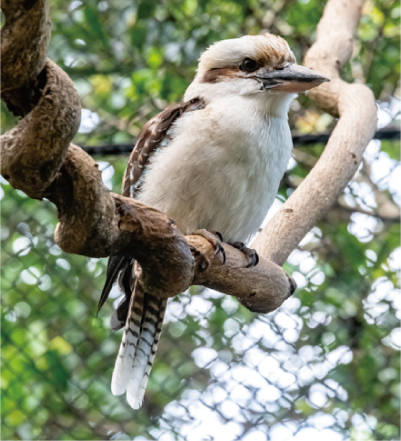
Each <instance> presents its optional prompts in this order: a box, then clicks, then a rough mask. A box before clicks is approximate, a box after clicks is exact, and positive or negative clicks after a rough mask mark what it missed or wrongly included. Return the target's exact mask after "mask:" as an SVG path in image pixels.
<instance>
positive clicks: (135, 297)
mask: <svg viewBox="0 0 401 441" xmlns="http://www.w3.org/2000/svg"><path fill="white" fill-rule="evenodd" d="M166 306H167V300H163V299H158V298H157V297H155V296H152V295H151V294H148V293H144V292H143V290H142V288H141V286H140V285H139V284H138V282H135V287H134V292H133V294H132V297H131V301H130V306H129V312H128V316H127V321H126V324H125V328H124V335H123V338H122V341H121V346H120V350H119V352H118V357H117V360H116V365H115V367H114V371H113V378H112V381H111V391H112V393H113V395H121V394H123V393H124V392H126V393H127V401H128V403H129V405H130V406H131V407H132V408H133V409H139V408H140V407H141V405H142V401H143V397H144V395H145V389H146V384H147V382H148V377H149V374H150V371H151V369H152V365H153V360H154V358H155V355H156V350H157V344H158V343H159V339H160V334H161V327H162V324H163V319H164V313H165V310H166Z"/></svg>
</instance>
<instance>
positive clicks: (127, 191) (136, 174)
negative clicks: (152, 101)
mask: <svg viewBox="0 0 401 441" xmlns="http://www.w3.org/2000/svg"><path fill="white" fill-rule="evenodd" d="M203 108H204V102H203V100H201V99H198V98H196V99H193V100H191V101H188V102H186V103H181V104H173V105H171V106H169V107H167V108H166V109H165V110H163V112H161V113H159V114H158V115H156V116H155V117H153V118H152V119H151V120H149V121H148V122H147V123H146V124H145V125H144V127H143V128H142V130H141V131H140V132H139V136H138V141H137V143H136V145H135V148H134V150H133V151H132V153H131V156H130V159H129V162H128V167H127V169H126V170H125V174H124V179H123V195H124V196H129V197H132V198H133V197H134V196H135V193H136V192H137V191H138V190H139V187H140V186H139V185H136V184H138V182H139V180H140V178H141V176H142V173H143V171H144V169H145V167H146V164H147V162H148V160H149V158H150V157H151V155H152V153H154V152H155V151H156V150H157V149H158V147H159V146H160V143H161V142H162V141H163V140H164V139H165V138H166V136H168V135H167V132H168V130H169V128H170V127H171V125H172V124H173V122H174V121H175V120H176V119H177V118H179V117H180V116H181V115H182V114H183V113H185V112H191V111H193V110H200V109H203ZM133 265H134V260H133V259H129V258H127V257H125V256H110V258H109V262H108V265H107V275H106V283H105V285H104V288H103V291H102V294H101V297H100V300H99V306H98V311H99V310H100V308H101V307H102V305H103V304H104V302H105V301H106V300H107V298H108V296H109V293H110V290H111V288H112V287H113V284H114V283H115V282H116V280H117V279H118V281H119V287H120V290H121V291H122V292H123V293H124V298H123V299H122V301H121V303H120V304H119V305H118V307H117V310H116V311H115V312H114V314H113V317H112V319H111V327H112V329H114V330H116V329H120V328H121V327H123V326H124V324H125V321H126V318H127V314H128V306H129V302H130V298H131V293H132V277H133V276H132V267H133Z"/></svg>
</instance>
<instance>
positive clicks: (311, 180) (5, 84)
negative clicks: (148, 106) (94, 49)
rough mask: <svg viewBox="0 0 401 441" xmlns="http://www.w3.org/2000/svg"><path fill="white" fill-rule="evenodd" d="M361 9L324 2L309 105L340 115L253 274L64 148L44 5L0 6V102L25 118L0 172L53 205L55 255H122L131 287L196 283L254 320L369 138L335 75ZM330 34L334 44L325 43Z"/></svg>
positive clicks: (65, 108)
mask: <svg viewBox="0 0 401 441" xmlns="http://www.w3.org/2000/svg"><path fill="white" fill-rule="evenodd" d="M361 4H362V2H361V1H358V0H355V1H353V2H344V1H342V0H331V1H329V3H328V6H327V7H326V11H325V14H324V17H323V19H322V23H321V24H320V26H319V35H318V41H317V43H316V44H315V45H314V46H313V47H312V49H311V50H310V52H309V53H308V57H307V60H306V64H307V65H308V66H309V67H312V68H315V67H316V69H317V70H319V71H320V72H321V73H322V74H325V75H326V76H328V77H330V78H331V79H332V82H331V83H329V85H327V86H326V85H324V86H320V87H319V88H318V89H317V90H315V92H313V93H312V96H313V98H314V99H315V100H316V102H317V103H318V105H319V106H321V107H322V108H324V109H325V110H328V111H330V112H331V113H332V114H337V113H338V114H339V115H340V117H341V118H340V122H339V124H338V126H337V128H336V131H335V133H333V136H332V138H331V139H330V141H329V144H328V146H327V149H326V151H325V153H324V154H323V155H322V158H321V159H320V161H319V162H318V164H317V165H316V166H315V168H314V169H313V171H312V172H311V174H310V175H309V177H308V178H307V179H306V180H305V182H304V183H303V184H302V185H301V186H300V187H299V188H298V189H297V191H296V192H295V193H294V194H293V195H292V196H291V197H290V199H289V200H288V201H287V202H286V204H285V205H284V207H283V208H282V209H281V210H280V212H279V213H278V215H277V216H276V217H275V218H274V219H273V220H272V222H270V223H269V224H268V226H267V227H266V228H265V230H264V231H263V233H262V234H261V235H260V237H259V238H258V239H257V240H256V246H257V249H258V251H259V253H260V256H261V259H260V263H259V265H258V266H257V267H255V268H250V269H249V268H248V269H247V268H245V266H246V264H247V261H246V259H245V257H244V255H243V254H242V253H241V252H240V251H238V250H236V249H234V248H232V247H230V246H229V245H227V244H224V248H225V251H226V254H227V260H226V263H225V264H223V263H222V261H221V255H216V254H215V251H214V249H213V247H212V245H211V244H210V243H209V242H208V241H207V240H206V239H204V238H203V237H201V236H187V237H184V236H183V235H182V233H181V232H180V231H179V230H178V229H177V227H176V226H175V224H174V222H173V221H171V219H169V218H168V217H167V216H166V215H165V214H163V213H161V212H159V211H158V210H156V209H154V208H152V207H149V206H146V205H144V204H142V203H140V202H138V201H135V200H132V199H129V198H126V197H123V196H119V195H116V194H113V193H110V192H109V191H108V189H107V188H106V187H105V186H104V184H103V182H102V180H101V173H100V171H99V170H98V167H97V164H96V163H95V162H94V161H93V159H92V158H91V157H90V156H89V155H87V154H86V153H85V152H84V151H83V150H82V149H81V148H79V147H77V146H75V145H73V144H70V142H71V140H72V138H73V136H74V134H75V133H76V131H77V129H78V125H79V121H80V104H79V99H78V96H77V94H76V92H75V89H74V87H73V85H72V82H71V81H70V79H69V78H68V76H67V75H66V74H65V73H64V72H63V71H62V70H61V69H60V68H58V67H57V66H56V65H55V64H54V63H52V62H51V61H50V60H46V59H45V54H46V51H47V46H48V40H49V35H50V31H49V30H50V24H49V19H48V7H47V3H46V1H45V0H36V1H32V0H29V1H20V0H18V1H7V0H6V1H3V5H2V7H3V12H4V14H5V17H6V25H5V26H4V28H3V30H2V57H3V64H2V74H3V77H2V91H3V99H4V100H5V101H6V103H7V104H8V106H9V108H10V109H11V110H12V111H13V112H14V113H15V114H16V115H20V116H24V118H23V119H22V120H21V121H20V122H19V124H18V125H17V126H16V127H15V128H14V129H13V130H11V131H9V132H7V133H6V134H5V135H3V137H2V164H1V173H2V175H3V176H4V177H5V178H6V179H7V180H8V181H9V182H10V184H11V185H12V186H13V187H14V188H17V189H20V190H23V191H24V192H25V193H27V194H28V195H29V196H30V197H32V198H37V199H41V198H44V197H45V198H48V199H49V200H51V201H52V202H54V203H55V204H56V206H57V208H58V215H59V224H58V226H57V229H56V234H55V237H56V241H57V243H58V245H59V246H60V248H62V249H63V250H64V251H66V252H69V253H75V254H81V255H85V256H90V257H105V256H109V255H116V254H121V255H126V256H131V257H133V258H135V259H136V260H137V261H138V262H139V264H140V268H139V270H138V273H137V275H138V276H139V280H140V283H141V284H142V285H143V287H144V289H145V290H146V291H150V292H152V294H154V295H156V296H157V295H158V296H160V297H171V296H173V295H176V294H178V293H179V292H181V291H183V290H185V289H186V288H187V287H188V286H190V285H192V284H200V285H204V286H207V287H210V288H213V289H217V290H219V291H221V292H224V293H226V294H230V295H233V296H236V297H238V298H239V300H240V302H241V303H242V304H243V305H244V306H246V307H247V308H249V309H250V310H252V311H256V312H270V311H272V310H274V309H276V308H278V307H279V306H280V305H281V304H282V303H283V302H284V300H285V299H287V298H288V297H289V296H290V295H291V294H292V293H293V292H294V290H295V283H294V281H293V280H292V279H291V278H290V277H289V276H288V275H287V274H286V273H285V271H284V270H283V269H282V268H281V267H280V266H279V265H282V264H283V263H284V261H285V259H286V258H287V257H288V255H289V254H290V252H291V251H292V250H293V249H294V248H295V247H296V246H297V244H298V242H299V241H300V240H301V239H302V237H303V236H304V235H305V233H306V232H307V231H309V229H310V228H312V227H313V225H314V224H315V223H316V221H317V220H318V219H319V217H320V216H322V215H323V214H324V212H325V211H327V209H328V208H329V207H330V205H331V204H332V203H333V202H334V201H335V200H336V198H337V197H338V195H339V193H340V192H341V191H342V190H343V188H344V187H345V185H346V184H347V182H348V181H349V180H350V179H351V177H352V175H353V173H354V172H355V170H356V169H357V166H358V164H359V161H360V158H361V155H362V152H363V149H364V148H365V147H366V145H367V143H368V141H369V139H370V135H371V134H372V135H373V133H374V128H375V124H374V119H375V108H374V103H373V98H372V95H371V93H370V91H369V90H368V89H366V88H365V87H364V86H360V85H347V84H345V83H343V82H342V81H341V80H340V79H339V76H338V69H339V68H340V66H341V65H342V64H343V63H344V62H345V61H346V60H347V59H348V58H349V56H350V53H351V49H352V33H353V31H354V30H355V27H356V25H357V23H358V20H359V15H360V6H361ZM343 15H344V16H346V19H344V18H343ZM340 17H341V19H340ZM334 28H335V29H336V30H337V32H338V35H337V34H336V35H333V34H332V32H333V31H332V29H334ZM334 40H335V44H334V43H333V41H334ZM338 60H340V61H338ZM26 66H29V68H28V69H27V67H26ZM317 66H318V68H317ZM371 126H372V127H371ZM370 128H372V130H370ZM305 207H307V209H305ZM275 262H276V263H275Z"/></svg>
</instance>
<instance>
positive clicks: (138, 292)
mask: <svg viewBox="0 0 401 441" xmlns="http://www.w3.org/2000/svg"><path fill="white" fill-rule="evenodd" d="M143 303H144V292H143V290H142V288H141V287H140V285H139V284H138V282H137V281H135V285H134V290H133V293H132V295H131V299H130V304H129V307H128V311H129V313H128V315H127V320H126V322H125V328H124V334H123V338H122V341H121V345H120V349H119V351H118V356H117V360H116V364H115V366H114V371H113V377H112V380H111V393H112V394H113V395H121V394H123V393H124V392H125V391H126V389H127V384H128V381H129V379H130V377H131V374H132V366H133V363H134V359H135V353H136V349H137V346H138V341H139V338H140V334H141V320H142V315H143Z"/></svg>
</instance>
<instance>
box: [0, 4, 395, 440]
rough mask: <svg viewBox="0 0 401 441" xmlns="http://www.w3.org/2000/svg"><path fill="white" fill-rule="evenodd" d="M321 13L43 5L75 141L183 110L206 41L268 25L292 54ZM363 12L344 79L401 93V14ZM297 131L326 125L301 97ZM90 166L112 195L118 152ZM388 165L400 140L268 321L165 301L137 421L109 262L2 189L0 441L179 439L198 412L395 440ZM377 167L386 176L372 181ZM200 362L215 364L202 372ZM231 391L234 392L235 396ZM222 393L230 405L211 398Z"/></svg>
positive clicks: (233, 309)
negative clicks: (78, 119)
mask: <svg viewBox="0 0 401 441" xmlns="http://www.w3.org/2000/svg"><path fill="white" fill-rule="evenodd" d="M324 3H325V2H321V1H318V0H309V1H308V0H298V1H296V0H276V1H274V0H261V1H256V0H250V1H245V0H237V1H234V0H231V1H224V2H223V1H218V0H199V1H195V0H185V1H182V0H180V1H178V0H164V1H154V0H142V1H133V0H129V1H128V0H119V1H118V2H117V1H106V0H102V1H100V2H99V1H94V0H88V1H86V2H84V3H83V2H80V1H66V0H55V1H53V2H52V5H51V7H52V9H51V15H52V20H53V37H52V41H51V47H50V51H49V56H50V58H52V59H53V60H54V61H55V62H57V63H58V64H59V65H60V66H61V67H62V68H63V69H65V70H66V72H68V74H69V75H70V76H71V78H72V79H73V80H74V84H75V85H76V87H77V90H78V91H79V93H80V96H81V98H82V104H83V108H84V109H89V110H90V112H89V110H87V111H86V113H84V122H85V120H86V121H87V126H86V128H85V126H82V127H81V130H80V133H78V134H77V137H76V140H75V142H77V143H81V144H87V145H90V144H101V143H117V142H130V141H131V139H132V137H133V136H135V135H136V134H137V133H138V131H139V129H140V128H141V126H142V125H143V123H144V122H145V121H146V120H147V119H148V118H149V117H150V116H152V115H154V114H155V113H157V112H158V111H159V110H160V109H162V108H163V107H164V106H165V105H166V104H168V103H171V102H176V101H179V100H180V99H181V97H182V95H183V93H184V91H185V89H186V87H187V86H188V84H189V83H190V82H191V80H192V78H193V76H194V73H195V69H196V63H197V59H198V57H199V54H200V52H201V51H202V50H204V49H205V48H206V47H207V46H208V45H209V44H212V43H213V42H215V41H217V40H221V39H224V38H233V37H237V36H239V35H242V34H247V33H259V32H261V31H262V30H269V31H270V32H273V33H276V34H280V35H282V36H283V37H284V38H285V39H286V40H287V41H288V43H289V44H290V46H291V48H292V49H293V50H294V53H295V54H296V56H297V59H298V60H299V62H300V61H302V58H303V56H304V55H305V52H306V50H307V49H308V48H309V47H310V45H311V44H312V42H313V40H314V37H315V32H316V24H317V22H318V21H319V18H320V16H321V14H322V11H323V7H324ZM364 14H365V15H364V16H363V17H362V20H361V24H360V26H359V29H358V35H357V42H356V45H355V51H354V54H353V57H352V59H351V61H350V63H348V64H347V66H345V68H344V71H343V76H344V78H345V79H346V80H348V81H354V80H357V81H360V82H365V83H367V84H369V85H370V87H371V88H372V90H373V91H374V93H375V96H376V98H377V99H379V100H382V101H389V100H390V98H391V97H393V96H394V95H399V86H398V79H399V74H400V72H399V69H400V68H399V63H398V58H399V24H400V6H399V3H398V2H395V1H389V0H369V1H367V2H366V4H365V6H364ZM1 118H2V119H1V122H2V130H3V131H5V130H7V129H9V128H11V127H13V126H14V124H15V122H16V120H15V118H13V117H12V116H11V115H10V114H9V112H8V111H7V110H6V109H5V107H4V105H3V104H2V116H1ZM88 121H89V123H88ZM290 123H291V127H292V128H293V129H294V130H298V131H300V132H302V133H307V132H311V131H323V130H326V129H330V128H332V127H333V126H334V125H335V121H334V120H333V119H332V118H331V117H329V116H328V115H322V114H321V113H320V112H318V111H317V110H316V109H315V108H314V106H313V104H312V103H311V102H310V101H309V99H308V97H306V96H302V97H299V98H298V100H297V101H296V102H294V104H293V107H292V112H291V115H290ZM322 151H323V146H321V145H317V146H313V147H311V148H308V149H307V150H306V149H305V153H306V154H307V155H308V158H309V160H305V161H303V160H302V158H301V159H298V160H297V161H294V163H293V165H292V168H291V169H290V170H289V171H288V173H287V175H286V178H285V179H284V180H283V185H282V187H281V188H280V192H279V195H278V200H279V201H283V200H285V199H286V198H287V197H288V196H289V195H290V194H291V193H292V191H294V188H295V187H296V185H297V183H299V182H300V181H301V180H302V179H303V178H304V177H305V176H306V175H307V173H308V172H309V170H310V163H311V162H310V160H312V162H313V161H315V160H316V159H317V158H318V157H319V155H320V154H321V152H322ZM303 153H304V151H303ZM97 159H98V160H99V161H101V165H102V168H103V169H104V178H105V181H106V182H107V183H108V185H109V186H110V187H111V188H113V189H114V191H117V192H118V191H119V187H120V182H121V176H122V173H123V170H124V168H125V165H126V162H127V158H122V157H121V158H115V157H113V158H112V157H108V158H97ZM106 161H107V162H106ZM397 161H398V162H399V148H398V145H397V143H395V142H389V141H387V142H383V143H382V145H381V151H380V152H377V154H376V156H375V158H373V159H371V161H370V166H371V167H370V169H369V168H364V169H362V170H361V171H360V173H359V176H360V178H361V179H359V180H357V181H356V182H355V183H353V184H352V185H350V186H349V187H348V188H347V190H346V194H345V202H346V207H347V208H341V207H340V206H336V207H334V208H333V210H331V211H330V213H329V214H328V215H327V216H326V217H325V218H324V219H323V220H322V221H321V222H320V223H319V225H318V226H317V227H316V228H315V229H314V230H313V232H312V233H310V234H309V235H308V237H307V238H306V240H305V241H303V243H302V246H301V247H300V249H299V250H297V251H296V252H295V253H294V254H293V256H292V257H291V258H290V259H289V261H288V262H287V264H286V269H287V270H288V271H289V272H291V273H292V274H293V275H294V277H295V278H296V280H297V282H298V285H299V288H298V290H297V292H296V294H295V297H294V298H292V299H290V300H289V301H287V302H286V304H285V305H284V306H283V307H282V308H280V309H279V310H278V311H276V312H275V313H272V314H269V315H267V316H259V315H256V314H252V313H250V312H249V311H247V310H246V309H245V308H242V307H240V306H239V305H238V303H237V302H236V301H234V300H232V299H229V298H227V297H225V296H222V295H219V294H217V293H213V292H209V291H206V292H203V293H200V292H199V293H198V294H199V295H190V294H182V295H181V296H180V297H179V298H177V299H174V301H172V302H171V303H170V305H169V309H170V316H169V318H168V320H167V322H168V323H167V324H166V326H165V329H164V331H163V336H162V340H161V343H160V349H159V352H158V356H157V358H156V363H155V366H154V368H153V371H152V375H151V378H150V381H149V385H148V391H147V394H146V397H145V403H144V406H143V408H142V409H140V410H139V411H133V410H132V409H131V408H130V407H129V406H128V404H127V403H126V401H125V397H124V396H122V397H114V396H112V395H111V392H110V387H109V384H110V378H111V373H112V369H113V365H114V359H115V356H116V354H117V351H118V346H119V342H120V339H121V334H120V333H112V332H110V330H109V322H108V318H109V316H110V315H111V311H112V309H113V308H112V302H111V301H109V303H108V305H106V308H105V310H104V311H102V312H101V314H100V316H99V317H98V318H96V302H97V300H98V298H99V295H100V291H101V289H102V284H103V281H104V274H105V265H106V261H105V260H104V259H103V260H97V259H86V258H84V257H80V256H73V255H67V254H65V253H63V252H62V251H61V250H60V249H59V248H58V247H57V246H56V245H55V244H54V240H53V232H54V228H55V225H56V217H57V214H56V211H55V209H54V207H52V206H51V204H50V203H48V202H47V201H42V202H39V201H35V200H31V199H29V198H27V197H26V196H25V195H24V194H23V193H21V192H19V191H15V190H13V189H12V188H11V187H10V186H9V185H8V184H7V183H6V182H5V181H3V187H2V188H3V193H4V194H3V197H2V242H3V247H2V279H1V288H2V372H1V388H2V395H1V405H2V437H3V439H26V440H30V439H111V438H112V437H113V439H133V438H134V439H144V438H139V437H140V436H142V437H145V439H161V440H170V439H171V440H173V439H177V440H184V439H187V435H188V430H189V429H188V427H191V424H192V423H191V421H193V422H194V423H193V424H195V423H197V421H198V420H197V418H199V419H202V418H206V417H205V416H204V415H206V413H205V412H206V410H205V409H206V408H210V409H211V410H212V412H213V413H212V415H213V416H215V417H216V418H219V419H220V421H221V425H222V426H224V425H229V424H234V423H235V425H236V426H235V427H239V429H238V430H239V432H238V435H237V438H235V437H234V435H233V436H232V437H231V438H230V437H229V436H230V435H229V431H228V426H226V427H227V432H224V433H225V435H224V436H223V437H222V436H217V435H216V434H214V433H213V431H212V433H211V438H212V439H219V440H220V439H222V440H224V439H226V440H231V439H250V440H253V439H256V438H253V437H256V435H255V434H256V433H258V436H259V438H257V439H258V440H259V439H272V437H274V439H275V440H279V439H283V435H282V433H284V432H283V430H284V429H285V430H287V431H288V430H290V429H291V431H292V432H291V433H292V435H291V433H290V435H288V433H289V432H287V435H288V437H290V438H291V437H294V439H296V438H295V434H296V431H297V430H298V431H300V433H301V432H302V430H303V429H305V428H307V427H312V428H314V430H320V433H321V436H327V437H330V436H331V437H332V438H330V439H336V440H337V439H350V438H351V439H355V440H356V439H358V440H365V439H366V440H368V439H369V440H374V439H380V440H390V439H399V438H397V437H399V403H400V400H399V355H398V353H397V351H398V349H399V332H398V331H397V326H398V320H399V319H400V317H401V314H400V301H399V297H397V295H396V287H397V283H398V279H397V272H396V271H397V268H399V257H400V253H399V248H398V251H394V250H396V249H397V247H399V243H400V238H399V228H398V226H397V223H396V222H394V221H392V220H391V219H390V218H383V217H380V216H379V215H377V216H374V215H369V214H366V213H370V212H372V214H374V212H375V210H376V209H377V210H378V209H379V208H380V206H381V203H382V201H383V199H382V197H383V196H384V197H385V198H386V200H387V202H388V203H389V204H393V205H394V203H395V202H399V199H400V196H399V190H397V189H395V188H394V180H395V173H396V171H397V169H396V168H395V167H396V166H397ZM383 164H384V165H383ZM375 167H376V168H377V167H379V168H380V169H383V167H384V168H386V167H387V168H386V171H387V172H386V173H384V175H383V178H381V180H377V179H376V178H375V175H374V171H375V170H376V168H375ZM372 170H373V172H372ZM398 170H399V169H398ZM372 173H373V174H372ZM366 186H368V187H366ZM367 188H369V191H368V190H367ZM379 195H381V196H380V201H379V199H378V198H379ZM379 202H380V203H379ZM355 207H359V208H361V207H362V208H363V209H364V210H365V211H366V213H363V212H358V210H357V209H354V208H355ZM353 209H354V210H353ZM359 211H361V210H359ZM365 230H366V231H365ZM397 253H398V254H397ZM192 291H193V292H192V294H195V293H196V292H197V288H195V287H194V288H192ZM199 291H200V290H199ZM291 321H293V322H294V323H295V325H294V326H290V325H289V323H290V322H291ZM397 342H398V343H397ZM199 350H203V352H197V351H199ZM197 354H200V355H197ZM207 354H212V355H213V357H214V358H213V357H212V358H211V360H210V362H209V363H207V362H206V361H205V360H206V359H207ZM341 354H342V355H341ZM262 355H263V356H264V357H267V359H268V360H269V363H270V364H269V363H268V364H267V365H268V366H267V367H263V368H262V367H260V366H264V365H263V358H262V359H261V362H260V366H258V361H257V360H258V357H259V356H260V357H261V356H262ZM340 355H341V356H340ZM275 363H277V366H276V368H275V369H273V367H274V366H275ZM246 366H248V371H247V372H248V376H249V377H252V376H253V375H255V378H256V375H260V376H261V379H260V382H261V384H260V387H261V389H260V390H258V386H255V385H252V384H250V383H249V382H250V381H251V379H250V378H242V379H238V378H236V377H233V378H231V379H227V378H226V377H225V376H224V375H225V374H224V373H223V371H224V369H226V370H227V372H237V371H238V370H239V369H240V368H245V367H246ZM269 366H272V367H271V368H270V367H269ZM250 367H251V368H252V369H251V370H249V369H250ZM223 368H224V369H223ZM270 369H271V370H270ZM227 375H229V374H227ZM233 375H234V374H233ZM288 376H289V377H288ZM262 380H263V381H262ZM286 381H288V382H289V383H288V384H287V383H285V382H286ZM263 382H265V383H266V385H267V386H266V387H269V388H270V389H263V388H262V383H263ZM263 384H264V383H263ZM239 387H242V388H243V389H241V390H242V392H241V393H242V398H239V397H238V394H237V395H236V393H235V390H236V388H239ZM219 388H220V389H221V391H225V394H226V396H225V398H224V399H221V400H220V399H217V398H216V397H217V395H218V394H217V391H218V390H220V389H219ZM221 391H220V394H223V392H221ZM277 391H278V392H277ZM246 394H250V395H249V396H250V398H249V400H248V401H246V402H245V401H244V402H242V401H241V400H242V399H244V398H243V397H245V396H247V395H246ZM274 394H276V399H273V398H272V397H274V396H275V395H274ZM223 395H224V394H223ZM228 403H231V404H230V406H231V408H230V409H231V410H230V409H228V407H227V404H228ZM239 403H242V404H239ZM197 406H198V407H197ZM199 406H200V407H199ZM202 406H203V407H202ZM233 406H237V407H238V406H239V409H240V410H238V409H237V410H236V411H235V412H234V410H233ZM192 408H193V409H195V410H196V411H194V410H191V409H192ZM199 409H201V410H202V412H203V413H201V411H200V410H199ZM227 409H228V410H227ZM181 412H184V413H181ZM197 412H199V415H203V416H198V417H197ZM329 417H330V418H332V419H331V420H327V418H329ZM324 421H325V423H324V424H326V425H324V424H323V422H324ZM327 421H331V423H328V422H327ZM199 424H200V422H199ZM216 424H217V423H214V425H213V424H212V423H210V428H211V430H212V429H213V427H217V426H216ZM286 425H287V426H286ZM194 427H197V426H196V424H195V426H194ZM289 428H290V429H289ZM193 430H195V428H194V429H193ZM196 430H198V431H200V430H201V429H200V428H197V429H196ZM202 430H204V431H205V430H206V429H202ZM216 430H217V429H216ZM280 430H281V432H280ZM255 431H257V432H255ZM325 431H326V432H325ZM191 433H192V432H191ZM199 433H206V432H199ZM280 433H281V435H280ZM333 433H334V435H336V436H337V438H336V437H334V438H333ZM247 436H248V438H247ZM263 436H264V438H263ZM205 438H206V435H205ZM188 439H201V435H199V437H198V438H196V437H194V438H190V437H188Z"/></svg>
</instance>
